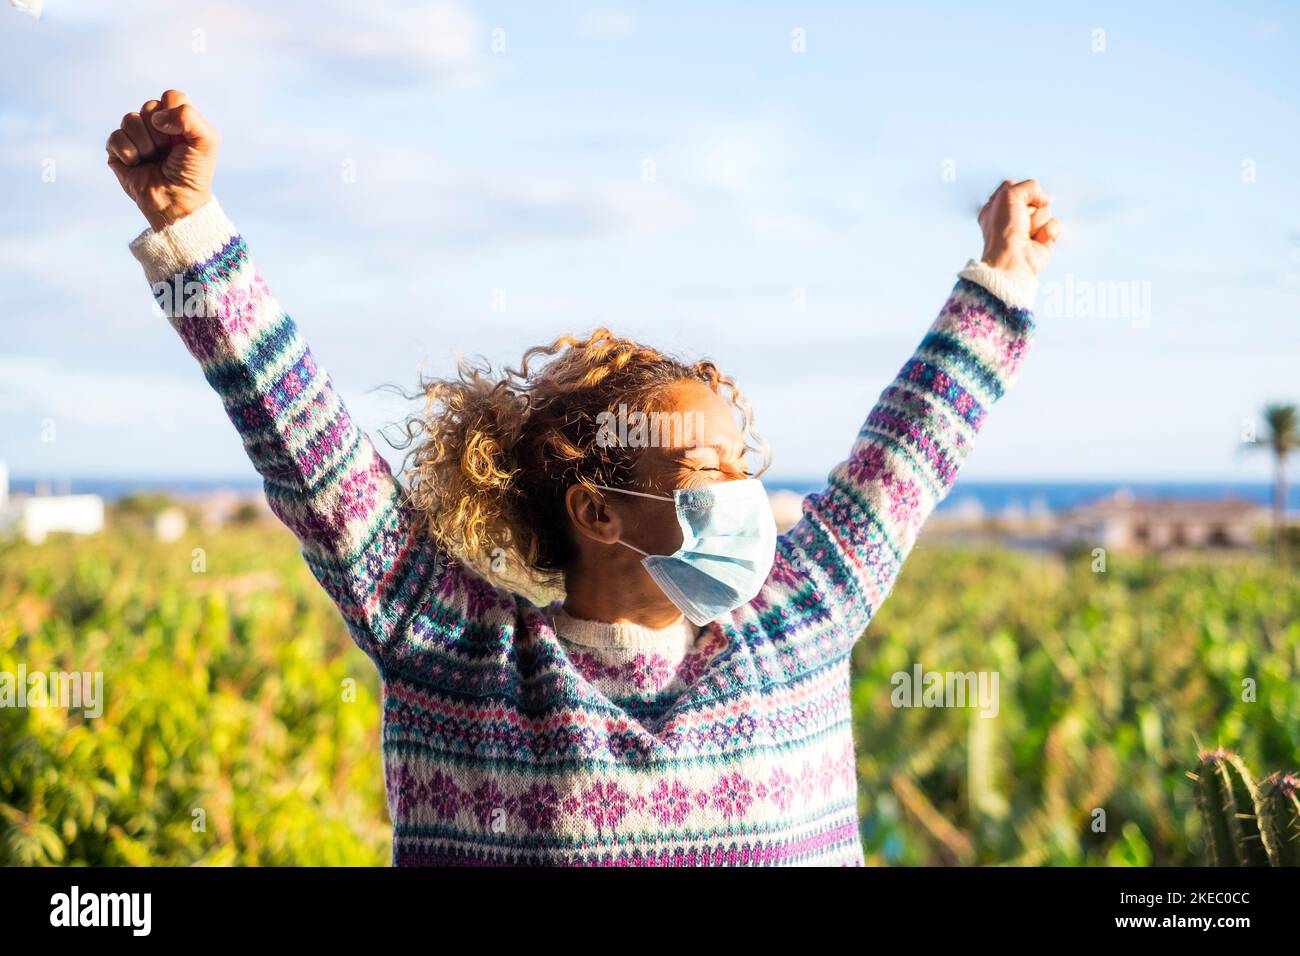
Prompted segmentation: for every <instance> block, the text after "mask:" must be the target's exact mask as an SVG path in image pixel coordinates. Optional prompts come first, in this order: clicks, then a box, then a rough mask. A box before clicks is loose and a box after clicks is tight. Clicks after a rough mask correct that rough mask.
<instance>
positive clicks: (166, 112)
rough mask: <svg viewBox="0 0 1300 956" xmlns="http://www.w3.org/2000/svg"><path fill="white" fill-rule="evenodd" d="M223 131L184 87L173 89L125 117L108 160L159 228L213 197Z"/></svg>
mask: <svg viewBox="0 0 1300 956" xmlns="http://www.w3.org/2000/svg"><path fill="white" fill-rule="evenodd" d="M220 141H221V137H219V136H218V135H217V131H216V130H214V129H213V128H212V127H211V126H209V125H208V122H207V120H205V119H204V118H203V117H202V116H200V115H199V111H198V110H196V109H195V108H194V106H193V104H191V103H190V101H189V98H188V97H187V96H186V95H185V94H184V93H178V92H177V91H176V90H168V91H167V92H166V93H164V94H163V95H162V99H161V100H150V101H149V102H147V103H145V104H144V105H143V106H141V107H140V112H138V113H127V114H126V115H125V116H123V117H122V125H121V128H120V129H116V130H114V131H113V133H112V134H111V135H110V136H109V137H108V144H107V148H108V165H109V167H110V168H111V169H112V170H113V172H114V173H116V174H117V181H118V182H119V183H121V184H122V189H123V190H124V191H125V192H126V194H127V195H128V196H130V197H131V199H132V200H134V202H135V204H136V205H137V206H139V207H140V211H141V212H142V213H144V217H145V219H147V220H149V225H151V226H153V228H154V229H162V228H164V227H165V226H168V225H170V224H171V223H173V222H175V221H176V220H177V219H181V218H183V217H185V216H188V215H189V214H190V213H192V212H194V211H195V210H196V209H198V208H199V207H201V206H202V205H203V204H204V203H206V202H207V201H208V200H209V199H210V198H211V197H212V173H213V171H214V170H215V169H216V166H217V145H218V144H219V143H220Z"/></svg>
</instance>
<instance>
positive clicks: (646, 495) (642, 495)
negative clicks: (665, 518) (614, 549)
mask: <svg viewBox="0 0 1300 956" xmlns="http://www.w3.org/2000/svg"><path fill="white" fill-rule="evenodd" d="M596 487H597V488H599V489H601V490H602V491H616V492H618V493H619V494H621V495H636V496H637V497H638V498H654V499H655V500H656V501H674V502H675V501H676V500H677V499H676V498H669V497H667V496H666V495H652V494H650V493H649V492H645V491H632V490H631V489H630V488H611V487H610V486H609V485H596ZM614 543H615V544H621V545H622V546H623V547H625V548H631V549H632V550H633V551H635V552H636V553H637V554H640V555H644V556H645V557H647V558H648V557H650V552H649V551H642V550H641V549H640V548H638V547H637V546H636V545H634V544H628V543H627V542H626V541H624V540H623V539H622V538H619V539H618V540H617V541H615V542H614Z"/></svg>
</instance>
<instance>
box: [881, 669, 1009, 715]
mask: <svg viewBox="0 0 1300 956" xmlns="http://www.w3.org/2000/svg"><path fill="white" fill-rule="evenodd" d="M889 683H890V684H892V685H893V688H894V689H893V691H892V692H891V693H890V695H889V702H890V703H891V704H893V705H894V706H895V707H975V708H978V709H979V713H980V716H981V717H996V716H997V715H998V710H999V705H998V672H997V671H926V670H923V669H922V667H921V665H920V664H914V665H912V669H911V671H895V672H894V674H893V676H891V677H890V679H889Z"/></svg>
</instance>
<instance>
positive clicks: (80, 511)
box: [0, 462, 104, 544]
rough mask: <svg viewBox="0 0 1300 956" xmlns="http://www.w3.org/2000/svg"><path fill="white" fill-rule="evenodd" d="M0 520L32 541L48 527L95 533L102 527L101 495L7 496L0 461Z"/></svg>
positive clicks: (6, 475) (5, 475) (4, 470)
mask: <svg viewBox="0 0 1300 956" xmlns="http://www.w3.org/2000/svg"><path fill="white" fill-rule="evenodd" d="M0 524H3V525H4V526H5V527H12V528H13V529H14V530H15V531H16V532H17V533H18V534H20V535H22V536H23V537H24V538H26V539H27V540H28V541H30V542H31V543H32V544H40V543H41V542H42V541H44V540H45V539H46V537H47V536H48V535H49V534H50V532H51V531H56V532H64V533H67V534H95V533H97V532H99V531H102V530H104V499H103V498H101V497H99V495H22V496H18V497H15V498H12V499H11V498H10V497H9V469H8V468H7V467H6V466H5V465H4V463H3V462H0Z"/></svg>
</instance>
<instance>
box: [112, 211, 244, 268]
mask: <svg viewBox="0 0 1300 956" xmlns="http://www.w3.org/2000/svg"><path fill="white" fill-rule="evenodd" d="M236 234H237V230H236V229H235V226H234V224H233V223H232V222H231V221H230V220H229V219H227V218H226V214H225V213H224V212H223V211H222V209H221V206H220V205H219V204H218V203H217V200H216V198H215V197H213V198H212V199H209V200H208V201H207V202H206V203H204V204H203V205H202V206H201V207H199V208H198V209H196V210H194V212H192V213H190V214H189V215H188V216H185V217H184V218H183V219H177V220H176V221H175V222H174V223H172V224H171V225H169V226H167V227H165V228H163V229H146V230H145V231H144V232H142V233H140V235H138V236H136V238H135V239H134V240H133V241H132V242H131V247H130V248H131V254H132V255H133V256H135V257H136V259H138V260H139V262H140V265H142V266H144V272H145V276H146V277H147V278H148V279H149V281H150V282H158V281H159V280H161V279H164V278H170V277H171V276H174V275H178V274H182V273H184V272H186V271H187V270H188V269H189V268H190V267H191V266H193V265H197V264H199V263H203V262H207V261H208V260H209V259H211V258H212V257H213V256H215V255H216V254H217V253H218V252H220V251H221V249H222V248H223V247H224V246H225V245H226V243H227V242H229V241H230V238H231V237H232V236H234V235H236Z"/></svg>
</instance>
